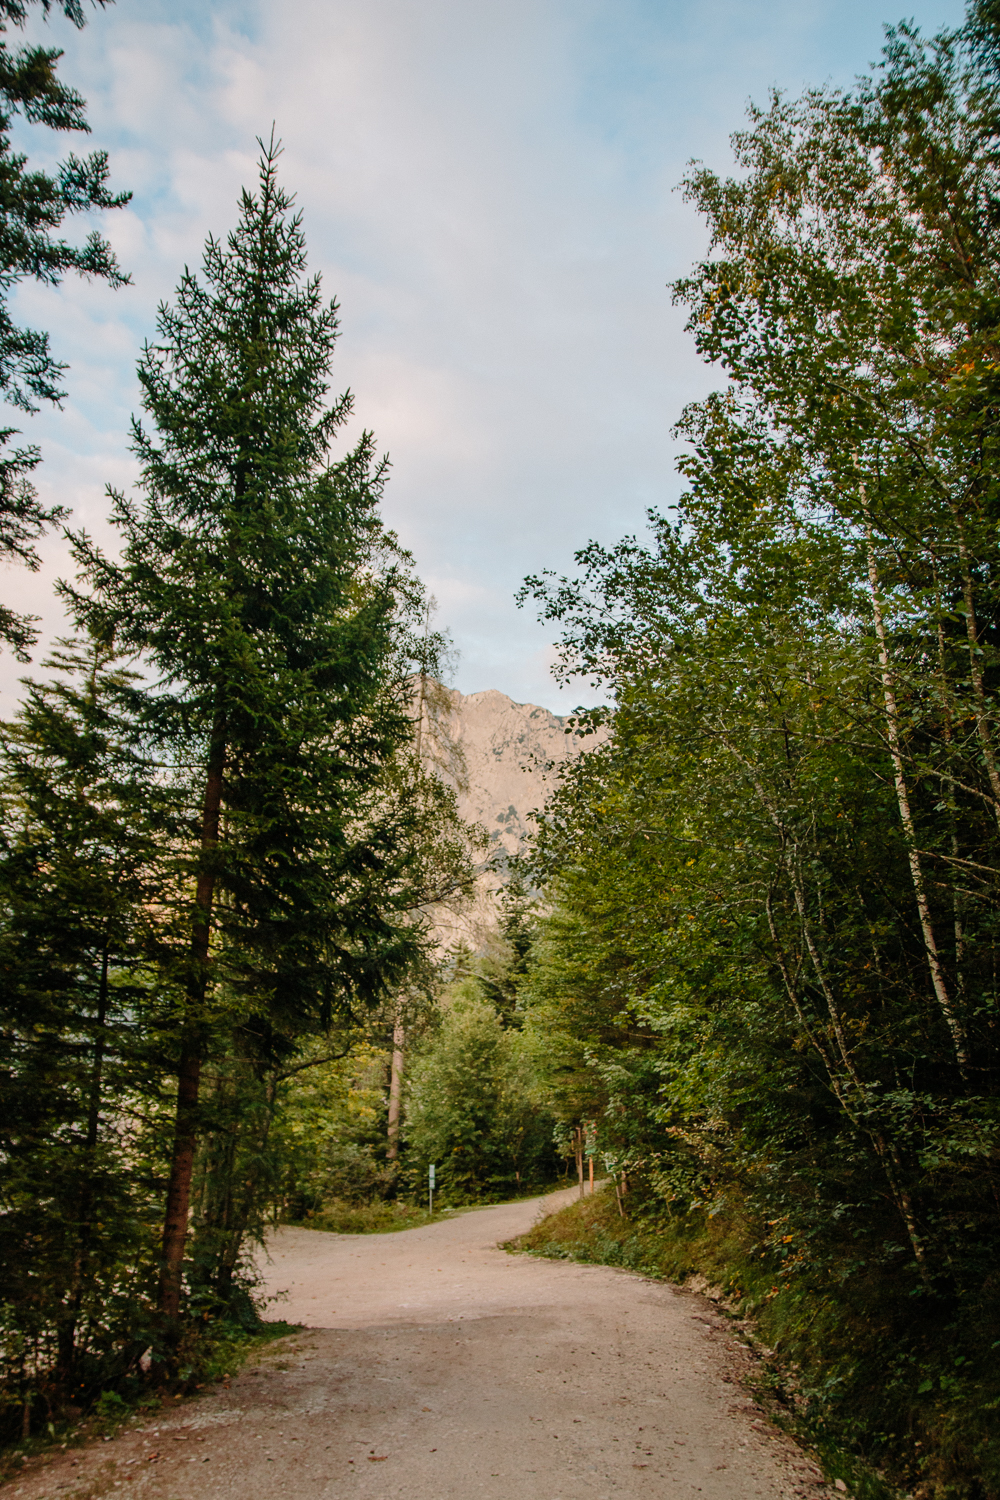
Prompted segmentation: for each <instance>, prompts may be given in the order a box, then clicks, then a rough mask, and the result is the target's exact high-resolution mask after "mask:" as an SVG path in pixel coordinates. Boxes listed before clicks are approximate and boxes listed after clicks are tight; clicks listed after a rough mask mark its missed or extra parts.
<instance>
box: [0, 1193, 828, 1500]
mask: <svg viewBox="0 0 1000 1500" xmlns="http://www.w3.org/2000/svg"><path fill="white" fill-rule="evenodd" d="M564 1197H565V1195H552V1196H551V1197H550V1198H549V1199H546V1200H540V1199H535V1200H532V1201H528V1202H522V1203H516V1204H506V1205H503V1206H501V1207H497V1208H485V1209H477V1210H476V1211H475V1212H474V1213H469V1214H463V1215H460V1216H458V1217H456V1218H453V1219H447V1220H443V1221H442V1222H440V1223H438V1224H433V1225H428V1226H426V1227H425V1228H422V1229H411V1230H406V1231H404V1232H402V1233H398V1234H391V1235H367V1236H349V1235H333V1234H323V1233H319V1232H317V1231H313V1230H307V1229H283V1230H281V1231H280V1232H279V1233H277V1234H276V1235H275V1236H274V1238H273V1240H272V1241H271V1244H270V1247H269V1248H270V1263H269V1264H268V1265H267V1266H266V1275H267V1281H268V1290H269V1292H270V1293H271V1294H272V1295H273V1294H279V1293H285V1294H287V1295H285V1296H283V1297H282V1299H281V1300H280V1301H279V1302H278V1303H277V1310H278V1311H279V1312H280V1315H281V1316H283V1317H285V1318H287V1319H288V1320H289V1321H290V1322H301V1323H302V1324H304V1325H306V1326H305V1327H304V1329H303V1331H302V1332H301V1333H300V1334H298V1335H294V1336H292V1337H290V1338H288V1339H284V1340H282V1341H280V1342H279V1343H276V1344H274V1345H271V1346H270V1347H269V1348H268V1350H267V1351H266V1352H265V1353H264V1354H262V1355H261V1356H260V1357H259V1358H258V1359H257V1360H256V1361H255V1362H254V1363H253V1364H251V1365H249V1366H248V1367H246V1368H245V1369H244V1371H243V1373H242V1374H240V1375H239V1376H238V1377H237V1378H235V1379H234V1380H233V1381H232V1383H231V1385H230V1386H229V1387H228V1388H225V1389H223V1388H221V1387H217V1388H215V1389H214V1390H212V1391H211V1392H210V1393H206V1394H205V1395H204V1396H201V1397H199V1398H197V1399H195V1400H193V1401H188V1402H184V1403H178V1407H177V1409H176V1410H171V1411H169V1412H165V1413H164V1414H163V1415H162V1416H161V1417H160V1418H159V1419H158V1420H157V1421H155V1422H154V1423H152V1424H148V1425H146V1426H144V1427H137V1428H132V1429H131V1430H130V1431H128V1432H126V1433H124V1434H123V1435H122V1436H121V1437H119V1438H117V1439H115V1440H114V1441H113V1442H110V1443H95V1444H92V1445H90V1447H89V1448H87V1449H85V1450H76V1451H75V1452H74V1451H72V1450H70V1451H67V1452H66V1453H64V1454H59V1455H57V1456H55V1457H54V1458H52V1459H49V1460H47V1461H45V1462H44V1463H41V1464H38V1466H37V1467H36V1465H35V1464H34V1463H33V1464H32V1465H31V1466H29V1467H28V1469H27V1470H26V1471H25V1472H24V1473H22V1474H20V1475H19V1476H18V1477H17V1478H16V1479H15V1480H14V1481H13V1482H12V1483H11V1484H10V1485H9V1486H8V1487H6V1488H7V1494H8V1495H14V1496H22V1497H24V1500H35V1497H41V1496H55V1495H59V1496H63V1497H66V1500H71V1497H72V1500H97V1497H101V1496H110V1495H113V1494H116V1493H118V1492H120V1491H122V1489H123V1488H124V1487H126V1486H127V1488H128V1490H129V1492H130V1493H131V1494H132V1495H135V1496H136V1497H137V1500H138V1497H143V1500H216V1497H220V1500H222V1497H231V1500H319V1497H323V1500H339V1497H341V1496H344V1497H348V1500H354V1497H357V1500H396V1497H402V1500H653V1497H656V1500H694V1497H701V1500H791V1497H792V1496H803V1495H813V1496H821V1495H824V1494H827V1493H829V1494H830V1495H831V1496H832V1495H834V1494H836V1493H837V1492H836V1491H834V1490H833V1489H832V1488H831V1489H830V1490H829V1491H828V1490H827V1486H826V1485H825V1484H824V1483H823V1480H822V1478H821V1476H820V1475H819V1472H818V1471H817V1470H816V1469H815V1467H814V1466H813V1465H812V1463H811V1462H810V1461H809V1459H808V1458H807V1457H806V1456H805V1455H803V1454H802V1453H801V1452H800V1451H799V1450H798V1449H797V1448H796V1447H795V1446H794V1445H793V1444H792V1443H791V1442H790V1441H789V1440H788V1439H787V1438H786V1437H784V1436H783V1435H781V1434H780V1433H778V1432H776V1431H775V1430H774V1429H773V1428H772V1427H770V1426H769V1425H768V1424H767V1422H766V1421H765V1420H764V1419H763V1417H762V1415H761V1413H760V1412H759V1411H758V1410H757V1408H756V1406H755V1404H754V1402H753V1400H752V1398H751V1397H750V1396H749V1395H748V1394H747V1392H746V1391H745V1389H744V1388H743V1387H742V1385H741V1376H742V1375H743V1374H744V1373H745V1371H746V1366H747V1361H748V1356H747V1354H746V1352H745V1351H744V1350H743V1349H742V1347H741V1346H740V1345H739V1344H738V1342H737V1341H736V1340H735V1339H734V1338H733V1337H732V1336H731V1334H730V1332H729V1330H728V1328H727V1325H726V1323H725V1320H724V1319H721V1318H720V1317H719V1316H718V1314H717V1313H716V1311H715V1309H714V1308H713V1307H712V1304H711V1303H709V1302H707V1301H705V1300H704V1299H702V1298H699V1297H697V1296H695V1295H693V1294H691V1293H688V1292H682V1291H678V1290H677V1289H675V1288H672V1287H670V1286H667V1285H664V1284H661V1283H657V1282H648V1281H645V1280H643V1279H642V1278H641V1277H638V1276H635V1275H632V1274H630V1273H628V1272H624V1271H616V1270H610V1269H608V1268H605V1267H600V1266H579V1265H573V1264H570V1263H567V1262H565V1261H546V1260H537V1259H535V1258H534V1257H532V1256H523V1255H509V1254H507V1253H506V1252H505V1251H502V1250H500V1249H498V1248H497V1245H498V1242H501V1241H504V1240H507V1239H510V1238H511V1237H513V1236H514V1235H516V1234H519V1233H522V1232H523V1231H524V1230H525V1229H527V1228H528V1227H529V1226H530V1225H531V1224H532V1223H533V1222H534V1220H535V1219H536V1218H537V1216H538V1214H539V1213H540V1212H543V1211H547V1210H549V1209H551V1208H552V1207H555V1206H558V1205H559V1203H560V1201H562V1200H563V1198H564Z"/></svg>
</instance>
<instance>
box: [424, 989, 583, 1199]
mask: <svg viewBox="0 0 1000 1500" xmlns="http://www.w3.org/2000/svg"><path fill="white" fill-rule="evenodd" d="M405 1137H406V1142H407V1149H408V1165H409V1167H410V1170H411V1173H413V1174H414V1185H415V1191H416V1192H418V1193H419V1192H420V1189H421V1186H422V1182H423V1180H424V1179H425V1178H426V1172H427V1167H428V1166H429V1164H430V1163H431V1162H433V1163H434V1164H435V1166H436V1169H437V1180H438V1185H439V1186H438V1190H439V1191H440V1193H441V1195H442V1201H444V1202H449V1203H464V1202H468V1201H470V1200H478V1199H491V1198H492V1199H496V1198H500V1197H503V1196H505V1195H507V1194H510V1193H515V1192H518V1191H519V1190H521V1189H523V1188H524V1187H526V1186H528V1185H531V1184H536V1183H543V1182H545V1181H547V1180H549V1179H550V1178H551V1177H552V1176H553V1175H554V1172H555V1167H556V1161H555V1156H554V1152H553V1148H552V1119H551V1116H550V1115H549V1113H548V1111H547V1110H546V1109H544V1108H543V1107H542V1108H540V1107H539V1099H538V1091H537V1087H536V1082H535V1070H534V1068H533V1066H532V1063H531V1059H530V1056H529V1054H528V1051H527V1048H526V1047H525V1045H524V1042H523V1039H522V1037H521V1035H520V1033H519V1032H518V1031H517V1030H514V1029H510V1028H505V1027H504V1026H503V1024H502V1021H501V1019H500V1017H499V1016H498V1015H497V1013H496V1011H495V1010H494V1008H493V1006H492V1005H490V1004H489V1002H488V1001H487V1000H486V999H485V998H484V997H483V995H482V992H481V989H480V986H479V985H478V983H477V981H476V980H475V979H474V978H470V979H465V980H459V981H458V982H457V983H456V984H455V985H453V986H452V988H451V990H450V991H449V992H448V993H446V995H445V997H444V1001H443V1007H442V1012H441V1018H440V1023H439V1026H438V1028H437V1030H436V1031H435V1032H434V1033H433V1034H432V1035H430V1036H429V1037H428V1038H427V1039H426V1041H425V1042H424V1043H423V1045H422V1046H421V1047H420V1049H419V1051H418V1052H417V1055H416V1057H415V1060H414V1061H413V1063H412V1065H411V1070H410V1079H409V1089H408V1096H407V1114H406V1125H405Z"/></svg>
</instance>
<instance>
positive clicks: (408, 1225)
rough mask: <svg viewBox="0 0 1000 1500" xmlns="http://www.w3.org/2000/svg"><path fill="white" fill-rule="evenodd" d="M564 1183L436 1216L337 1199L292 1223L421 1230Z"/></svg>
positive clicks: (411, 1206)
mask: <svg viewBox="0 0 1000 1500" xmlns="http://www.w3.org/2000/svg"><path fill="white" fill-rule="evenodd" d="M566 1186H567V1184H566V1182H565V1181H564V1180H561V1181H559V1182H557V1183H554V1184H550V1185H548V1186H542V1187H539V1186H538V1185H537V1184H534V1185H533V1186H531V1187H527V1188H525V1189H524V1191H523V1192H522V1193H520V1194H519V1195H518V1196H517V1197H501V1198H482V1199H480V1200H477V1201H475V1202H472V1203H459V1204H449V1203H442V1204H441V1205H440V1207H435V1209H434V1213H433V1215H431V1214H429V1213H428V1212H427V1208H426V1206H422V1205H419V1204H415V1203H408V1202H406V1201H405V1200H404V1199H402V1198H394V1199H392V1200H391V1201H390V1202H385V1203H360V1204H359V1203H350V1202H348V1201H346V1200H344V1199H333V1200H332V1201H331V1202H329V1203H326V1204H324V1205H323V1207H322V1208H321V1209H317V1210H316V1212H315V1213H310V1214H307V1215H306V1217H305V1218H304V1219H291V1220H289V1221H288V1222H289V1223H290V1224H291V1225H292V1227H293V1228H295V1229H323V1230H325V1231H326V1232H327V1234H393V1233H395V1232H396V1230H398V1229H419V1228H420V1227H421V1225H423V1224H437V1223H439V1222H440V1221H441V1220H442V1219H449V1218H454V1216H455V1215H456V1214H467V1213H472V1212H473V1211H474V1210H475V1209H477V1208H492V1207H495V1206H496V1205H497V1204H499V1203H516V1202H517V1201H518V1198H539V1197H542V1196H543V1195H544V1194H545V1193H552V1192H555V1191H557V1189H558V1188H562V1187H566Z"/></svg>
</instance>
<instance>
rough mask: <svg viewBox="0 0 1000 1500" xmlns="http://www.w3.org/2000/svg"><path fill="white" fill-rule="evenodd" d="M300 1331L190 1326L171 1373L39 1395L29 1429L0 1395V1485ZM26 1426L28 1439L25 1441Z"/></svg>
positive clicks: (136, 1374)
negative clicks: (54, 1451) (36, 1461)
mask: <svg viewBox="0 0 1000 1500" xmlns="http://www.w3.org/2000/svg"><path fill="white" fill-rule="evenodd" d="M298 1331H299V1330H298V1325H297V1324H294V1323H285V1322H282V1321H275V1322H271V1323H265V1322H258V1323H257V1324H256V1325H255V1326H254V1327H253V1328H248V1327H245V1326H242V1325H241V1324H239V1323H232V1322H224V1321H221V1320H220V1321H217V1322H213V1323H210V1324H207V1325H204V1326H202V1327H198V1326H197V1325H189V1326H188V1328H187V1329H186V1330H185V1332H184V1334H183V1336H182V1339H181V1341H180V1344H179V1345H178V1347H177V1352H176V1358H175V1360H174V1361H173V1362H172V1366H171V1369H170V1371H169V1373H167V1372H164V1371H163V1370H162V1369H160V1370H159V1371H157V1370H156V1369H153V1370H150V1371H149V1372H147V1373H143V1372H142V1371H141V1370H139V1369H136V1368H132V1369H130V1370H129V1371H128V1372H127V1373H125V1374H122V1375H121V1376H119V1377H118V1378H117V1379H114V1378H109V1376H108V1373H107V1371H104V1372H103V1376H102V1379H101V1380H100V1381H95V1383H94V1384H92V1385H88V1384H87V1383H86V1382H81V1383H80V1384H79V1385H78V1388H77V1392H76V1394H75V1395H74V1396H73V1397H72V1398H71V1399H68V1398H67V1397H66V1396H65V1394H64V1393H63V1392H57V1391H56V1390H55V1389H53V1390H46V1389H44V1388H43V1389H40V1390H36V1391H34V1392H33V1393H32V1399H31V1405H30V1409H29V1418H30V1420H29V1422H28V1423H27V1424H25V1423H24V1418H23V1404H18V1405H17V1406H16V1408H15V1406H14V1404H13V1402H12V1401H11V1399H10V1393H8V1392H4V1393H2V1394H0V1417H6V1419H7V1420H6V1421H5V1422H4V1424H3V1429H0V1484H4V1483H6V1482H7V1481H8V1480H9V1479H11V1478H12V1477H13V1476H14V1475H16V1474H17V1473H19V1472H20V1471H21V1470H22V1468H23V1466H24V1465H25V1464H26V1463H28V1462H30V1460H31V1459H32V1458H33V1457H36V1456H37V1455H40V1454H42V1453H44V1452H45V1451H46V1450H48V1449H51V1448H53V1447H62V1448H67V1447H70V1448H76V1447H79V1446H80V1445H81V1444H83V1443H85V1442H88V1441H93V1440H94V1439H95V1438H102V1437H104V1438H109V1437H113V1436H114V1434H115V1433H117V1432H118V1431H120V1430H121V1428H122V1427H124V1426H126V1425H127V1424H128V1423H129V1422H130V1421H131V1420H132V1419H133V1418H135V1417H136V1416H140V1415H143V1414H153V1413H155V1412H161V1411H163V1410H164V1409H166V1408H169V1407H172V1406H173V1405H174V1404H175V1403H176V1402H178V1401H181V1400H183V1399H184V1398H185V1397H186V1396H191V1395H194V1394H195V1393H196V1392H198V1391H200V1390H204V1389H206V1388H207V1387H209V1386H211V1385H213V1384H216V1383H218V1382H225V1381H227V1380H229V1379H230V1377H231V1376H233V1375H235V1374H236V1373H237V1372H238V1371H239V1370H240V1369H241V1367H242V1366H243V1364H244V1362H245V1361H246V1360H247V1359H248V1358H249V1357H250V1356H251V1355H252V1354H254V1353H255V1352H256V1351H257V1350H259V1349H261V1348H262V1347H265V1346H266V1345H268V1344H270V1343H273V1342H274V1340H275V1339H283V1338H287V1337H288V1336H289V1335H290V1334H294V1333H297V1332H298ZM5 1398H6V1399H5ZM15 1418H16V1421H15V1420H14V1419H15ZM25 1425H27V1426H28V1429H29V1435H28V1436H24V1435H23V1429H24V1426H25ZM4 1429H5V1430H4ZM17 1429H20V1432H21V1435H20V1436H18V1435H16V1430H17Z"/></svg>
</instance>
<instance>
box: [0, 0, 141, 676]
mask: <svg viewBox="0 0 1000 1500" xmlns="http://www.w3.org/2000/svg"><path fill="white" fill-rule="evenodd" d="M30 3H31V0H3V3H2V4H0V34H2V33H4V32H5V31H6V30H7V27H8V25H9V24H13V25H14V26H23V25H24V23H25V20H26V19H27V13H28V4H30ZM99 3H100V4H102V5H103V4H104V3H105V0H99ZM42 8H43V10H44V11H45V12H46V13H47V12H48V11H49V10H50V9H51V5H50V3H49V0H42ZM58 8H59V9H61V10H62V11H63V12H64V13H65V15H66V16H67V17H68V18H69V19H70V20H71V21H72V22H73V24H74V25H75V26H82V25H83V24H84V20H85V17H84V12H83V8H82V6H81V5H80V3H79V0H64V3H63V4H62V5H60V6H59V7H58ZM61 56H62V53H61V52H60V51H58V50H56V49H54V48H47V47H22V48H20V49H19V50H18V51H16V52H11V51H10V50H9V48H8V44H7V42H6V41H3V40H0V204H2V210H3V211H2V216H0V394H2V395H3V397H4V399H5V400H7V401H10V402H12V403H13V404H14V405H15V406H18V407H20V408H21V410H22V411H33V410H35V409H36V405H37V403H38V402H39V401H49V402H52V403H55V404H58V403H59V401H60V400H61V398H62V396H63V394H64V393H63V391H62V389H61V382H62V376H63V374H64V373H65V369H66V367H65V365H62V364H60V363H59V362H58V361H57V360H56V359H55V357H54V356H53V354H52V352H51V348H50V345H49V336H48V334H47V333H43V332H39V331H38V330H36V329H31V328H19V327H17V326H16V325H15V324H14V322H13V320H12V319H11V316H10V313H9V311H8V308H7V298H8V296H9V293H10V292H11V291H12V290H13V288H14V287H15V286H16V285H17V284H18V282H20V281H23V280H24V279H25V278H26V277H27V278H31V279H33V280H35V281H40V282H42V283H44V284H46V285H49V286H58V284H59V282H60V281H61V280H62V278H63V277H64V276H65V274H66V273H67V271H75V272H77V273H78V274H79V275H82V276H96V277H100V278H101V279H102V280H104V281H106V282H108V284H109V285H110V286H112V287H119V286H124V285H125V284H126V283H127V282H128V279H129V278H128V277H127V276H126V275H124V274H123V273H122V271H121V270H120V268H119V266H118V263H117V261H116V260H115V257H114V253H113V251H112V249H111V246H110V245H109V244H108V242H107V240H105V239H103V238H102V237H101V236H100V235H99V234H98V233H97V232H96V230H95V231H94V232H93V233H92V234H90V235H89V236H88V237H87V239H86V241H85V243H84V244H83V245H82V246H77V245H71V244H69V243H68V242H67V241H65V240H62V239H57V238H56V234H57V231H58V230H59V228H60V226H61V225H62V223H63V220H64V219H65V218H66V216H67V214H74V213H83V212H88V211H90V210H92V209H95V208H122V207H123V206H124V205H125V204H126V203H127V202H128V201H129V198H130V197H131V194H130V193H118V194H113V193H111V192H110V191H109V189H108V185H107V179H108V158H107V153H106V152H104V151H95V152H93V153H91V155H89V156H87V157H83V158H81V157H78V156H74V155H70V156H69V157H68V158H67V159H66V161H65V162H63V163H62V164H61V165H60V167H59V169H58V172H57V173H56V175H55V176H50V175H49V174H48V173H46V172H41V171H38V170H37V169H30V170H29V169H28V164H27V157H26V156H24V155H23V153H21V152H17V151H14V150H13V149H12V147H11V139H10V129H11V125H12V123H13V121H14V119H15V117H16V116H18V115H20V116H21V117H22V118H23V119H24V120H25V121H26V122H27V123H28V124H31V125H45V126H48V128H49V129H50V130H60V131H63V130H66V131H82V132H88V131H89V128H90V127H89V126H88V124H87V120H86V116H85V114H84V101H83V99H81V97H80V95H79V94H78V93H76V91H75V90H74V89H70V88H67V87H66V86H65V85H64V84H62V83H60V82H59V80H58V78H57V77H56V65H57V63H58V61H59V59H60V57H61ZM14 435H15V429H14V428H9V427H8V428H4V429H0V558H4V559H10V558H14V557H16V558H18V559H19V560H20V561H21V562H22V563H25V564H26V565H27V566H28V567H29V568H31V569H32V570H35V569H37V568H38V566H39V559H38V554H37V552H36V550H35V546H34V544H35V542H36V541H37V539H38V538H39V537H40V536H41V534H42V533H43V532H44V531H45V529H46V528H47V527H48V526H51V525H52V524H53V523H55V522H56V521H59V520H62V519H63V518H64V517H65V516H66V515H67V512H66V510H65V509H64V508H63V507H62V506H53V507H50V508H48V509H46V508H45V507H44V506H43V505H42V504H41V503H40V501H39V499H38V495H37V493H36V491H35V489H34V488H33V486H32V485H31V483H30V481H29V479H28V475H29V474H30V473H31V472H32V470H33V469H35V468H36V467H37V465H38V463H39V461H40V454H39V451H38V449H37V448H34V447H30V448H18V449H13V450H11V451H9V452H6V453H5V452H4V451H3V450H4V449H5V448H6V447H7V444H8V443H9V442H10V439H11V438H12V437H13V436H14ZM37 634H38V632H37V630H36V629H35V626H34V623H33V619H32V617H31V616H27V615H19V614H17V613H16V611H14V610H12V609H11V608H10V607H9V606H8V605H0V640H4V641H6V642H7V643H8V644H9V645H10V646H11V647H12V648H13V650H14V652H15V655H16V656H17V657H18V659H19V660H21V661H27V660H28V656H27V651H28V648H29V647H30V646H31V645H32V643H33V642H34V641H35V640H36V639H37Z"/></svg>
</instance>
